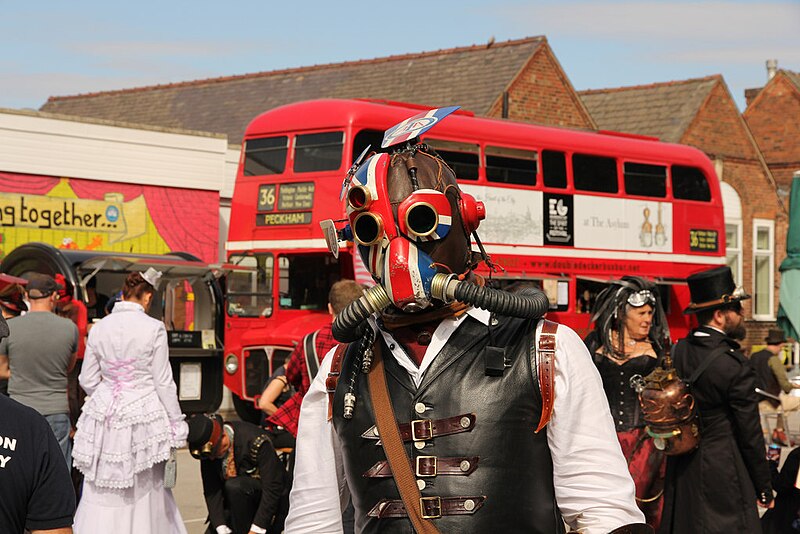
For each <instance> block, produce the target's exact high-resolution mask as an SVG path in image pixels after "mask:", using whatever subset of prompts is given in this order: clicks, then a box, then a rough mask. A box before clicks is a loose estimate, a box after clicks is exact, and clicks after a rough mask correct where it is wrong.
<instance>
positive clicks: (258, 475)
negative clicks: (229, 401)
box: [187, 414, 288, 534]
mask: <svg viewBox="0 0 800 534" xmlns="http://www.w3.org/2000/svg"><path fill="white" fill-rule="evenodd" d="M188 424H189V436H188V438H187V442H188V445H189V453H190V454H191V455H192V456H193V457H194V458H196V459H198V460H200V475H201V478H202V480H203V496H204V497H205V500H206V507H207V508H208V523H209V526H208V529H207V530H206V533H207V534H265V533H267V532H269V533H276V534H277V533H280V532H281V531H282V530H283V519H284V518H285V517H286V509H287V508H288V495H286V494H285V491H284V490H285V489H286V483H285V482H286V470H285V469H284V467H283V464H281V462H280V460H279V459H278V455H277V454H276V453H275V448H274V447H273V446H272V442H271V441H270V438H269V435H268V434H267V432H266V430H264V429H263V428H261V427H259V426H257V425H254V424H252V423H247V422H244V421H227V422H226V421H223V420H222V417H220V416H219V415H217V414H212V415H206V414H201V415H195V416H192V417H191V418H190V419H189V421H188Z"/></svg>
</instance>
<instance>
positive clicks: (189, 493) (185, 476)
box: [173, 449, 206, 534]
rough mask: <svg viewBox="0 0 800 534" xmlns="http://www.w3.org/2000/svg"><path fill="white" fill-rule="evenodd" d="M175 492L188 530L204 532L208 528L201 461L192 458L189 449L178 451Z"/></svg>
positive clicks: (193, 532) (191, 533) (198, 533)
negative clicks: (201, 478)
mask: <svg viewBox="0 0 800 534" xmlns="http://www.w3.org/2000/svg"><path fill="white" fill-rule="evenodd" d="M173 494H174V495H175V500H176V501H177V502H178V508H179V509H180V511H181V517H183V522H184V524H185V525H186V530H187V531H189V534H203V533H204V532H205V528H206V526H205V520H206V503H205V501H204V500H203V484H202V482H201V481H200V462H199V461H197V460H195V459H194V458H192V456H191V455H190V454H189V450H188V449H181V450H179V451H178V480H177V484H176V485H175V489H174V490H173Z"/></svg>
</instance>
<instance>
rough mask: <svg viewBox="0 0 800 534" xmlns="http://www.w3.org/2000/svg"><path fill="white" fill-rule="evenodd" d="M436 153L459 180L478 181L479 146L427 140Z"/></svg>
mask: <svg viewBox="0 0 800 534" xmlns="http://www.w3.org/2000/svg"><path fill="white" fill-rule="evenodd" d="M425 142H426V143H428V144H429V145H430V146H432V147H433V148H434V149H435V150H436V152H437V153H438V154H439V155H440V156H441V157H442V159H443V160H445V161H446V162H447V164H448V165H449V166H450V168H451V169H453V172H455V173H456V178H458V179H459V180H477V179H478V166H479V164H480V157H479V156H480V153H479V150H478V145H474V144H470V143H459V142H457V141H445V140H442V139H425Z"/></svg>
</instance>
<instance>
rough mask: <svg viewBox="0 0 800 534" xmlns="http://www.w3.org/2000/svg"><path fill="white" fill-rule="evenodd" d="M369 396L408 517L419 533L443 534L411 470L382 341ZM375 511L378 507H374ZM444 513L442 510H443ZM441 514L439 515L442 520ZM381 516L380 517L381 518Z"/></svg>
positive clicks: (377, 347) (374, 360)
mask: <svg viewBox="0 0 800 534" xmlns="http://www.w3.org/2000/svg"><path fill="white" fill-rule="evenodd" d="M367 377H368V384H369V395H370V400H371V401H372V407H373V410H374V411H375V422H376V423H377V425H378V432H379V433H380V435H381V445H382V446H383V451H384V453H385V454H386V459H387V460H388V461H389V465H390V466H391V469H392V473H393V475H394V481H395V484H396V485H397V490H398V491H399V492H400V497H401V498H402V499H403V501H402V502H403V503H405V509H406V510H407V511H408V518H409V519H410V520H411V523H412V525H414V529H415V530H416V531H417V532H418V533H419V534H439V529H438V528H436V526H435V525H434V524H433V523H431V522H430V521H429V520H428V519H427V518H424V517H423V515H426V516H428V517H430V518H433V517H434V516H433V515H431V514H430V513H428V512H430V510H429V509H426V499H423V498H422V494H421V493H420V492H419V487H418V486H417V480H416V478H414V473H413V471H411V464H410V462H409V460H408V455H407V454H406V449H405V446H404V445H403V440H402V439H401V438H400V430H399V429H398V428H397V418H396V417H395V415H394V408H392V401H391V399H390V398H389V388H388V386H387V385H386V374H385V371H384V368H383V355H382V348H381V342H380V341H376V342H375V344H374V345H373V346H372V367H371V368H370V372H369V374H368V375H367ZM373 510H374V508H373ZM440 511H441V510H440ZM440 516H441V513H440V514H439V516H436V517H440ZM379 517H380V516H379Z"/></svg>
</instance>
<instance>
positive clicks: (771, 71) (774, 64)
mask: <svg viewBox="0 0 800 534" xmlns="http://www.w3.org/2000/svg"><path fill="white" fill-rule="evenodd" d="M777 72H778V60H777V59H768V60H767V81H770V80H771V79H772V78H774V77H775V74H776V73H777Z"/></svg>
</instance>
